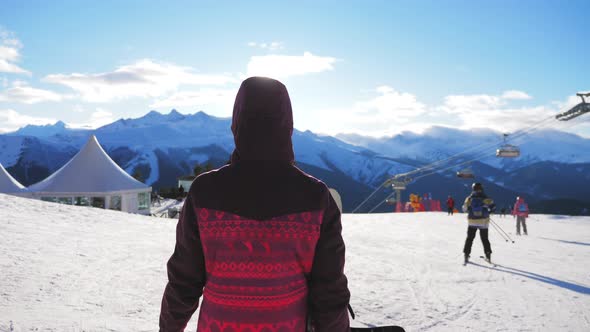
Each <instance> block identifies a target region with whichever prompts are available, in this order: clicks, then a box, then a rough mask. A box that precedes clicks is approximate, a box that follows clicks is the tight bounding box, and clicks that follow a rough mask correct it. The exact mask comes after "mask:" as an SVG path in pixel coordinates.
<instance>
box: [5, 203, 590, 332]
mask: <svg viewBox="0 0 590 332" xmlns="http://www.w3.org/2000/svg"><path fill="white" fill-rule="evenodd" d="M495 220H496V222H497V223H498V224H499V225H500V226H501V227H503V228H504V229H505V230H506V231H507V232H508V233H509V235H510V236H511V237H513V238H514V239H515V241H516V243H514V244H513V243H510V242H505V241H504V240H503V239H502V238H500V236H499V234H498V233H497V232H496V231H494V230H493V229H492V230H490V240H491V243H492V249H493V251H494V253H493V255H492V259H493V260H494V261H495V262H496V263H497V264H498V265H497V266H492V265H490V264H488V263H486V262H484V261H483V260H482V259H480V258H479V256H480V255H482V254H483V250H482V246H481V242H480V241H479V238H476V239H475V241H474V245H473V252H472V261H473V263H472V264H468V265H466V266H463V263H462V261H463V258H462V254H461V250H462V246H463V242H464V240H465V233H466V228H467V226H466V222H465V215H460V214H458V215H455V216H452V217H447V215H446V214H445V213H416V214H374V215H344V216H343V227H344V230H343V233H344V239H345V242H346V245H347V261H346V264H347V265H346V274H347V276H348V278H349V285H350V289H351V293H352V299H351V304H352V306H353V308H354V309H355V311H356V314H357V319H356V320H355V321H353V323H352V324H353V325H354V326H370V325H381V324H396V325H401V326H403V327H404V328H405V329H406V330H407V331H590V269H588V265H587V264H588V262H589V261H590V218H588V217H566V216H548V215H534V216H532V217H531V218H530V219H529V220H528V222H527V223H528V228H529V234H530V235H529V236H526V237H524V236H523V237H516V236H515V234H514V228H515V225H514V219H513V218H512V217H507V218H499V217H496V218H495ZM175 226H176V221H175V220H172V219H165V218H153V217H144V216H139V215H131V214H125V213H120V212H114V211H105V210H100V209H94V208H87V207H75V206H66V205H58V204H54V203H46V202H41V201H36V200H28V199H24V198H18V197H13V196H7V195H2V194H0V274H1V276H0V331H157V329H158V328H157V325H158V315H159V310H160V300H161V297H162V292H163V290H164V287H165V285H166V282H167V277H166V262H167V260H168V258H169V256H170V255H171V253H172V250H173V248H174V236H175ZM196 316H197V314H195V317H193V319H192V320H191V322H190V323H189V324H188V327H187V329H186V330H187V331H194V330H195V329H196Z"/></svg>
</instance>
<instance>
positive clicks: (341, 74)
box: [0, 0, 590, 137]
mask: <svg viewBox="0 0 590 332" xmlns="http://www.w3.org/2000/svg"><path fill="white" fill-rule="evenodd" d="M588 13H590V2H589V1H568V2H563V1H297V2H295V1H282V2H279V1H268V2H265V1H241V2H238V1H22V0H21V1H13V0H2V1H0V132H7V131H11V130H15V129H16V128H18V127H20V126H22V125H24V124H27V123H35V124H44V123H52V122H55V121H56V120H63V121H64V122H66V123H68V124H70V125H71V126H78V127H79V126H91V127H96V126H99V125H101V124H105V123H108V122H111V121H113V120H116V119H118V118H129V117H138V116H141V115H143V114H145V113H147V112H148V111H149V110H151V109H156V110H158V111H160V112H162V113H167V112H169V111H170V109H172V108H176V109H177V110H178V111H180V112H182V113H194V112H196V111H199V110H203V111H205V112H207V113H209V114H212V115H216V116H230V115H231V107H232V104H233V98H234V97H235V93H236V91H237V88H238V87H239V84H240V82H241V81H242V80H243V79H244V78H246V77H248V76H251V75H266V76H271V77H274V78H277V79H279V80H281V81H282V82H283V83H285V85H286V86H287V88H288V89H289V92H290V95H291V98H292V103H293V107H294V116H295V126H296V128H298V129H300V130H307V129H309V130H312V131H314V132H318V133H326V134H336V133H359V134H364V135H372V136H382V135H393V134H396V133H398V132H400V131H402V130H413V131H418V132H420V131H423V130H425V129H427V128H428V127H430V126H432V125H442V126H450V127H456V128H464V129H468V128H481V127H487V128H493V129H496V130H499V131H513V130H517V129H521V128H523V127H526V126H529V125H531V124H532V123H533V122H535V121H537V120H539V119H543V118H546V117H548V116H551V115H552V114H556V113H557V112H558V111H560V110H566V109H567V108H568V107H570V106H572V105H574V104H576V103H577V99H576V97H574V95H575V93H576V92H578V91H589V90H590V79H588V73H587V68H588V54H590V43H589V42H588V40H589V39H588V31H590V21H588V20H587V16H588ZM578 99H579V98H578ZM588 118H590V116H586V117H584V118H580V119H578V120H577V121H576V123H573V124H572V123H570V124H568V126H567V127H564V126H563V124H562V125H561V127H560V124H557V122H555V123H554V124H551V126H553V128H561V129H563V130H568V131H572V132H576V133H578V134H582V135H584V136H587V137H590V121H589V120H588Z"/></svg>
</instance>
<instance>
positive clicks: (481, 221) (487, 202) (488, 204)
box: [463, 191, 496, 229]
mask: <svg viewBox="0 0 590 332" xmlns="http://www.w3.org/2000/svg"><path fill="white" fill-rule="evenodd" d="M474 199H478V200H481V201H482V203H483V209H482V210H483V211H482V214H481V215H479V216H478V215H474V214H473V213H472V210H473V207H472V202H473V200H474ZM495 206H496V205H495V204H494V201H493V200H492V199H491V198H489V197H488V196H487V195H486V194H485V193H484V192H483V191H474V192H472V193H471V194H470V195H469V196H467V198H465V202H464V203H463V211H464V212H467V213H468V214H467V221H468V222H469V227H477V228H481V229H487V228H488V227H489V225H490V211H492V210H493V209H494V207H495Z"/></svg>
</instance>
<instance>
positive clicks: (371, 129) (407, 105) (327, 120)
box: [313, 86, 428, 137]
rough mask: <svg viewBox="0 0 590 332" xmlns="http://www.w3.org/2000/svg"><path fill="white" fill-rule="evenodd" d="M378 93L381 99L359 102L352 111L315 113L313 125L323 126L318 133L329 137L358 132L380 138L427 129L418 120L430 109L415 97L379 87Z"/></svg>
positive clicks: (326, 110)
mask: <svg viewBox="0 0 590 332" xmlns="http://www.w3.org/2000/svg"><path fill="white" fill-rule="evenodd" d="M375 92H376V93H377V96H375V97H373V98H371V99H368V100H363V101H359V102H356V103H354V104H353V105H352V106H351V107H349V108H338V109H323V110H320V111H318V112H314V116H313V122H314V123H316V124H321V126H322V128H321V129H316V130H317V131H319V132H322V133H326V134H337V133H343V132H346V133H351V132H356V133H362V134H364V135H369V136H375V137H377V136H384V135H391V134H392V133H395V132H397V131H401V130H409V129H415V130H423V129H425V128H423V126H422V123H421V122H419V121H415V120H416V119H418V118H420V117H422V116H424V114H425V113H427V111H428V109H427V107H426V105H425V104H423V103H421V102H419V101H418V99H417V98H416V96H415V95H413V94H410V93H406V92H399V91H396V90H395V89H393V88H392V87H389V86H380V87H377V88H376V89H375ZM334 119H338V121H334ZM410 127H411V128H410Z"/></svg>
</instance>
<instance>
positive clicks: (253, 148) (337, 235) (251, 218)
mask: <svg viewBox="0 0 590 332" xmlns="http://www.w3.org/2000/svg"><path fill="white" fill-rule="evenodd" d="M231 129H232V132H233V134H234V141H235V150H234V152H233V154H232V157H231V162H230V163H229V164H228V165H225V166H223V167H221V168H220V169H217V170H213V171H211V172H207V173H204V174H201V175H200V176H199V177H197V178H196V179H195V181H194V182H193V184H192V186H191V188H190V190H189V191H188V197H187V198H186V201H185V203H184V207H183V209H182V212H181V215H180V220H179V221H178V226H177V228H176V247H175V249H174V253H173V254H172V257H170V260H169V261H168V280H169V282H168V285H167V286H166V290H165V291H164V296H163V299H162V309H161V313H160V331H163V332H179V331H184V329H185V326H186V324H187V322H188V321H189V320H190V318H191V316H192V315H193V313H194V312H195V310H196V309H197V307H198V305H199V298H200V297H201V296H202V297H203V301H202V304H201V309H200V312H199V322H198V326H197V331H203V332H204V331H220V332H222V331H232V332H253V331H264V332H287V331H297V332H304V331H306V328H307V324H306V320H307V319H308V318H309V322H310V324H311V327H312V328H313V330H314V331H316V332H345V331H346V332H347V331H349V330H350V327H349V319H348V311H347V305H348V302H349V299H350V292H349V290H348V286H347V280H346V276H345V275H344V273H343V271H344V241H343V240H342V236H341V231H342V225H341V221H340V210H339V209H338V206H337V205H336V202H334V199H333V198H332V196H331V195H330V191H329V190H328V188H327V187H326V185H325V184H324V183H323V182H321V181H320V180H318V179H315V178H313V177H311V176H309V175H307V174H305V173H304V172H303V171H301V170H300V169H298V168H297V167H295V166H294V155H293V146H292V143H291V135H292V133H293V115H292V110H291V101H290V99H289V94H288V93H287V89H286V88H285V86H284V85H283V84H282V83H280V82H279V81H276V80H273V79H269V78H261V77H252V78H248V79H247V80H245V81H244V82H242V85H241V87H240V90H239V91H238V94H237V96H236V101H235V104H234V111H233V119H232V126H231Z"/></svg>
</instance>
